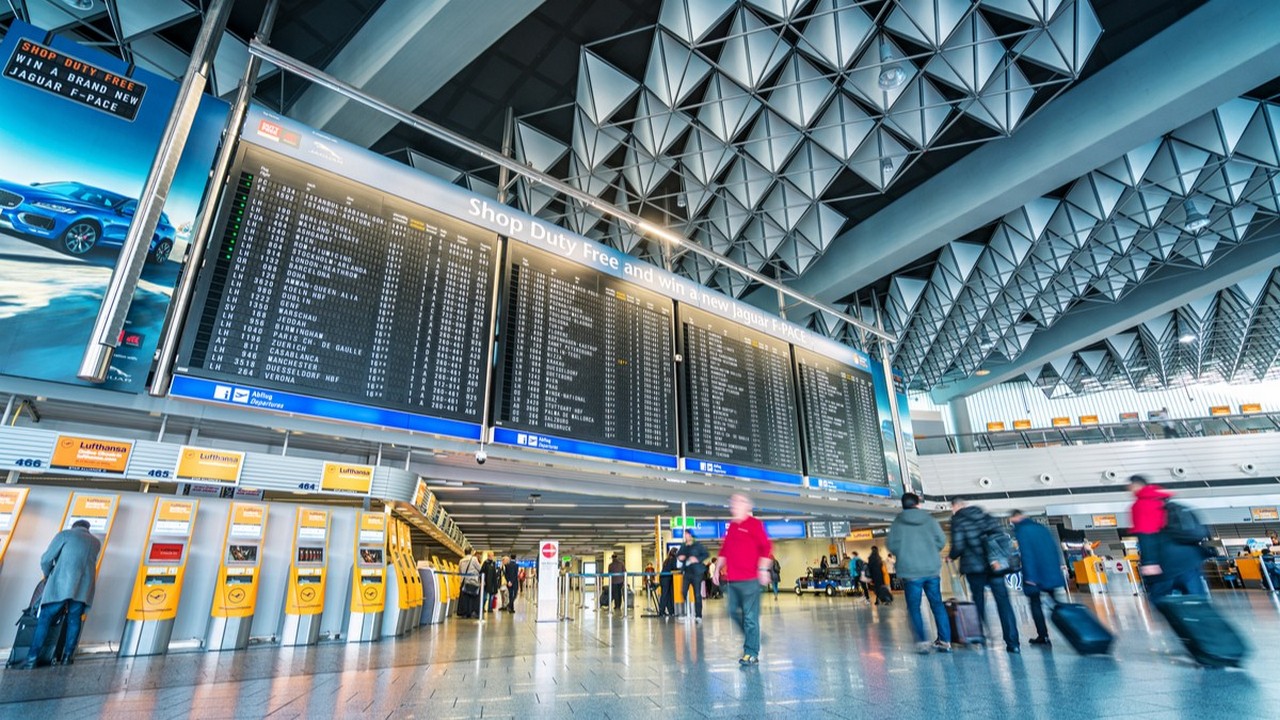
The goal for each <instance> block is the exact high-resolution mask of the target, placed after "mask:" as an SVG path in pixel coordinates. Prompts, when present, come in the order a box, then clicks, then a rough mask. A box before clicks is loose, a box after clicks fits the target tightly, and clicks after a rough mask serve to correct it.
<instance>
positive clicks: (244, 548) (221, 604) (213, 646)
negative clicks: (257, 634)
mask: <svg viewBox="0 0 1280 720" xmlns="http://www.w3.org/2000/svg"><path fill="white" fill-rule="evenodd" d="M267 512H268V507H267V506H266V505H257V504H254V503H244V502H237V503H232V504H231V513H230V514H229V515H228V516H227V531H226V533H225V534H224V535H223V540H222V562H221V565H220V566H219V568H218V580H217V583H216V584H215V585H214V586H213V606H212V607H211V608H210V610H209V615H210V617H209V629H208V631H206V633H205V641H204V647H205V649H206V650H242V649H244V648H246V647H248V645H249V629H250V628H251V627H252V626H253V613H254V611H255V610H256V609H257V606H258V575H259V572H260V570H261V568H262V536H263V533H264V532H265V530H266V528H267Z"/></svg>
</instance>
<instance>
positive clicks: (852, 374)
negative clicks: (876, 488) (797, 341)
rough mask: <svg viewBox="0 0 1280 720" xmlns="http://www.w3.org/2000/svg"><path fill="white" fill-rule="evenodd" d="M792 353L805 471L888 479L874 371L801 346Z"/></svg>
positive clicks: (859, 478) (826, 475)
mask: <svg viewBox="0 0 1280 720" xmlns="http://www.w3.org/2000/svg"><path fill="white" fill-rule="evenodd" d="M794 353H795V363H796V376H797V377H798V378H799V382H800V387H799V395H800V411H801V422H802V424H803V427H804V433H803V435H804V450H805V453H804V455H805V469H806V471H807V473H808V474H809V475H815V476H820V477H824V478H847V479H850V480H857V481H859V482H866V483H875V484H884V483H886V482H887V478H886V476H885V461H884V448H883V445H882V442H881V437H880V426H879V418H878V414H877V409H876V394H875V385H874V384H873V382H872V379H871V372H870V371H869V370H863V369H860V368H855V367H853V366H851V365H847V364H845V363H842V362H838V361H836V360H832V359H831V358H828V357H825V356H823V355H820V354H818V353H816V352H813V351H811V350H807V349H805V348H802V347H798V346H797V347H796V348H794Z"/></svg>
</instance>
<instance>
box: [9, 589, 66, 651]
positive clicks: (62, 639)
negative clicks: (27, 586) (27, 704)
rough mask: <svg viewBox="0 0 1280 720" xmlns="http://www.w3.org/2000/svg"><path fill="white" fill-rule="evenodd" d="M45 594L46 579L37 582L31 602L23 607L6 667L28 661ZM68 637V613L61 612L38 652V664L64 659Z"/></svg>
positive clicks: (54, 620) (50, 627)
mask: <svg viewBox="0 0 1280 720" xmlns="http://www.w3.org/2000/svg"><path fill="white" fill-rule="evenodd" d="M43 596H44V579H41V580H40V582H39V583H36V589H35V592H33V593H31V603H30V604H29V605H28V606H27V607H26V608H24V609H23V611H22V615H20V616H19V617H18V622H17V623H16V624H17V626H18V631H17V633H16V634H14V637H13V647H11V648H10V649H9V661H8V662H7V663H6V664H5V667H17V666H19V665H21V664H22V663H24V662H26V661H27V655H28V654H29V653H30V651H31V642H32V641H33V640H34V639H35V636H36V623H38V622H39V619H40V599H41V597H43ZM66 639H67V613H66V612H65V611H64V612H60V613H58V615H57V616H56V617H54V618H53V623H52V624H51V625H50V626H49V636H48V637H47V638H46V639H45V643H44V647H42V648H40V652H39V653H37V654H36V665H51V664H53V663H54V662H55V661H57V662H61V661H62V651H63V645H64V644H65V643H66Z"/></svg>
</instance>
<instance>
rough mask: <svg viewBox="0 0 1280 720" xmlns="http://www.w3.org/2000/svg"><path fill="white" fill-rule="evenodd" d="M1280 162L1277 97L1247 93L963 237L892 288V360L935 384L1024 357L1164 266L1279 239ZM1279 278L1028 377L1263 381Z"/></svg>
mask: <svg viewBox="0 0 1280 720" xmlns="http://www.w3.org/2000/svg"><path fill="white" fill-rule="evenodd" d="M1278 160H1280V104H1277V103H1275V102H1262V101H1258V100H1252V99H1249V98H1237V99H1235V100H1232V101H1230V102H1227V103H1225V104H1223V105H1222V106H1220V107H1218V108H1217V109H1215V110H1213V111H1212V112H1210V113H1207V114H1205V115H1204V116H1202V117H1200V118H1197V119H1196V120H1193V121H1192V122H1190V123H1187V124H1186V125H1184V126H1182V127H1180V128H1177V129H1175V130H1173V131H1172V132H1170V133H1168V134H1167V135H1165V136H1164V137H1162V138H1158V139H1156V140H1154V141H1152V142H1149V143H1146V144H1144V145H1142V146H1141V147H1137V148H1133V149H1132V150H1131V151H1130V152H1128V153H1126V154H1125V155H1123V156H1121V157H1118V158H1116V159H1115V160H1113V161H1111V162H1109V163H1107V164H1105V165H1103V166H1101V167H1099V168H1097V169H1096V170H1094V171H1093V172H1090V173H1088V174H1086V175H1084V176H1082V177H1080V178H1078V179H1076V180H1075V181H1073V182H1071V183H1069V184H1068V185H1067V186H1066V187H1064V188H1063V189H1061V190H1060V191H1059V192H1057V193H1055V194H1054V195H1052V196H1045V197H1040V198H1036V199H1035V200H1033V201H1031V202H1029V203H1026V204H1025V205H1023V206H1022V207H1019V208H1018V209H1016V210H1014V211H1013V212H1010V213H1008V214H1007V215H1005V217H1004V218H1002V219H1000V220H999V221H998V222H997V223H996V224H995V226H994V227H993V228H991V229H990V232H989V233H988V235H987V237H986V242H985V244H983V243H977V242H972V241H968V240H966V241H963V242H952V243H950V244H949V245H947V246H946V247H945V248H944V249H943V251H942V253H941V255H940V256H939V257H938V259H937V261H936V263H935V264H934V265H933V268H932V272H931V274H930V275H929V276H928V277H927V278H920V277H918V276H898V277H895V278H894V279H893V281H892V282H891V283H890V285H889V291H888V293H887V297H886V298H885V300H884V302H883V312H884V318H885V323H886V327H887V328H888V329H890V330H892V331H893V332H894V333H896V334H897V335H898V336H899V338H900V342H899V343H898V345H897V347H896V351H895V356H894V365H895V367H897V368H898V369H899V370H900V371H901V372H902V373H903V374H904V375H905V377H906V378H907V380H908V382H909V383H910V384H911V386H912V387H915V388H919V389H924V390H929V389H932V388H933V387H935V386H937V385H938V384H939V383H943V382H945V381H947V380H949V379H951V378H955V377H969V376H970V375H972V374H973V373H974V372H975V371H977V370H978V369H979V368H980V367H982V365H983V364H984V363H986V362H987V361H988V360H993V361H995V362H1003V361H1013V360H1016V359H1017V358H1018V357H1019V355H1021V353H1022V352H1023V351H1024V350H1025V349H1026V347H1027V343H1028V341H1029V340H1030V339H1031V338H1032V337H1033V336H1034V335H1035V334H1036V333H1038V332H1041V331H1043V330H1046V329H1048V328H1050V327H1052V326H1053V325H1054V324H1055V323H1056V322H1057V321H1058V319H1059V318H1061V317H1062V316H1064V315H1066V314H1067V313H1070V312H1087V311H1088V310H1089V309H1090V307H1093V306H1096V305H1097V304H1116V303H1120V302H1123V300H1124V298H1125V297H1126V296H1127V295H1128V294H1129V293H1130V292H1132V291H1133V290H1134V289H1135V288H1137V287H1139V286H1141V285H1142V284H1143V283H1144V282H1145V281H1146V280H1147V279H1148V278H1149V277H1151V276H1152V274H1153V273H1155V271H1157V270H1158V269H1160V268H1162V267H1164V266H1167V265H1168V266H1181V267H1190V268H1207V267H1209V266H1211V265H1212V264H1213V263H1214V262H1216V261H1217V260H1219V259H1221V258H1222V257H1223V256H1225V255H1226V254H1228V253H1230V252H1231V250H1232V249H1234V248H1236V247H1237V246H1239V245H1240V244H1241V243H1244V242H1246V241H1248V242H1274V240H1273V239H1272V237H1273V234H1272V233H1264V229H1266V228H1268V227H1269V226H1271V225H1272V224H1273V223H1274V222H1275V220H1276V219H1277V216H1280V162H1278ZM1269 275H1270V273H1268V274H1267V276H1263V277H1260V278H1253V279H1251V280H1250V281H1248V282H1244V283H1239V284H1237V285H1233V286H1232V287H1230V288H1227V289H1225V290H1222V291H1221V292H1218V293H1216V294H1211V295H1210V296H1208V297H1205V298H1204V299H1203V300H1201V301H1199V302H1197V303H1194V304H1191V305H1188V306H1186V307H1183V308H1179V309H1178V310H1176V311H1174V312H1170V313H1167V314H1165V315H1163V316H1161V317H1159V318H1156V319H1155V320H1150V321H1147V322H1144V323H1142V324H1141V325H1139V326H1137V327H1134V328H1132V329H1129V330H1127V331H1125V332H1123V333H1120V334H1118V335H1117V336H1115V337H1113V338H1108V339H1107V340H1106V341H1104V342H1102V343H1097V344H1095V345H1092V346H1090V347H1089V348H1086V349H1083V350H1080V351H1078V352H1075V353H1071V354H1068V355H1067V356H1064V357H1061V358H1056V359H1054V360H1052V361H1050V362H1048V363H1045V364H1044V366H1043V367H1041V368H1039V369H1038V370H1037V371H1035V372H1031V373H1028V374H1029V375H1030V380H1031V381H1032V382H1035V383H1038V384H1039V385H1040V386H1041V387H1043V388H1045V389H1046V392H1050V393H1058V394H1061V393H1064V392H1086V391H1089V390H1094V389H1100V388H1102V387H1113V386H1115V385H1116V384H1128V385H1131V386H1133V387H1138V388H1146V387H1153V386H1168V385H1169V384H1170V383H1174V384H1176V383H1177V382H1181V381H1183V380H1185V379H1186V378H1188V377H1190V378H1192V379H1226V380H1229V381H1247V380H1257V379H1261V378H1262V377H1264V376H1266V375H1267V374H1268V373H1269V372H1270V371H1271V369H1272V366H1273V365H1274V364H1275V362H1276V359H1277V353H1276V352H1275V350H1276V349H1277V346H1278V343H1280V335H1278V334H1277V328H1276V327H1275V324H1274V321H1273V315H1274V313H1275V312H1276V307H1275V305H1274V303H1275V301H1276V298H1275V297H1273V296H1272V293H1273V291H1274V290H1275V289H1274V288H1273V287H1272V285H1271V281H1270V280H1268V276H1269ZM1179 338H1181V339H1182V341H1181V342H1179Z"/></svg>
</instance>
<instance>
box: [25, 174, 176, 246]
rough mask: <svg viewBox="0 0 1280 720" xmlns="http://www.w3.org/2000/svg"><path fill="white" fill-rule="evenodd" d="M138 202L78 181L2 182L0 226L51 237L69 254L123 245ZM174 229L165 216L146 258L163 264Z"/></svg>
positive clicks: (158, 226)
mask: <svg viewBox="0 0 1280 720" xmlns="http://www.w3.org/2000/svg"><path fill="white" fill-rule="evenodd" d="M137 209H138V201H137V200H134V199H133V198H128V197H125V196H124V195H120V194H118V193H114V192H111V191H110V190H103V189H102V188H96V187H93V186H91V185H85V184H83V183H78V182H50V183H32V184H31V185H19V184H17V183H11V182H6V181H4V180H0V229H6V230H13V231H15V232H18V233H22V234H24V235H32V236H35V237H38V238H41V239H44V240H52V241H54V243H55V244H56V246H57V248H58V249H59V250H61V251H63V252H65V253H67V254H69V255H84V254H85V253H87V252H89V251H90V250H92V249H93V248H95V247H120V246H121V245H123V244H124V238H125V235H126V234H127V233H128V232H129V224H130V223H132V222H133V214H134V212H135V211H137ZM173 239H174V228H173V225H172V224H170V223H169V218H168V217H167V216H166V215H165V214H164V213H161V214H160V223H159V224H158V225H157V226H156V232H155V235H154V236H152V238H151V247H150V250H149V251H148V254H147V257H148V259H150V260H151V261H152V262H154V263H156V264H158V265H162V264H164V262H165V261H166V260H168V259H169V253H171V252H172V251H173Z"/></svg>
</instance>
